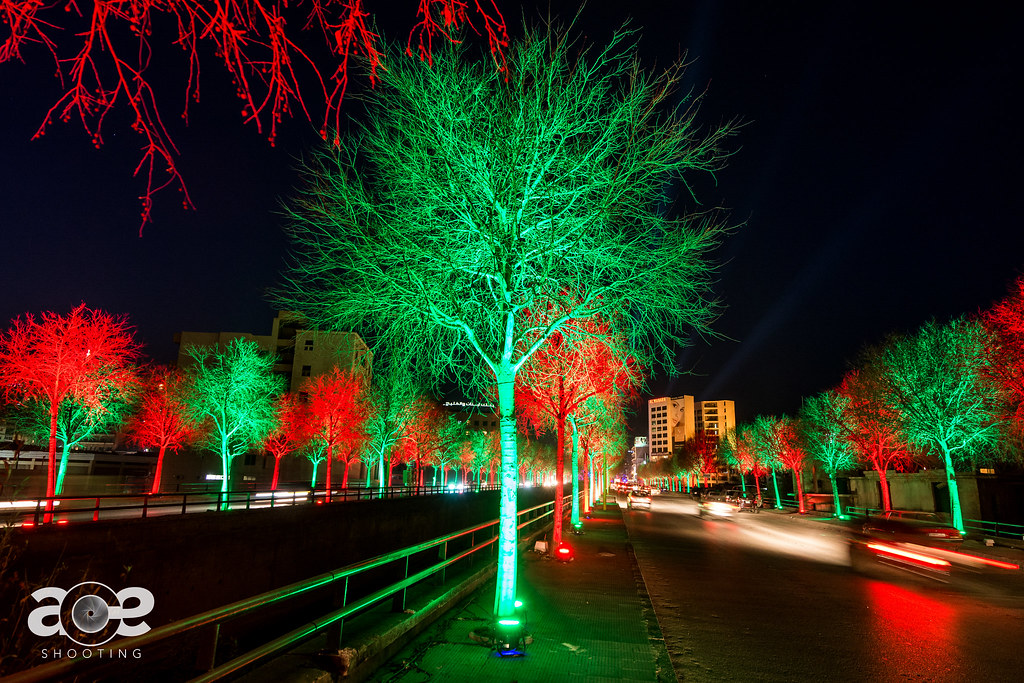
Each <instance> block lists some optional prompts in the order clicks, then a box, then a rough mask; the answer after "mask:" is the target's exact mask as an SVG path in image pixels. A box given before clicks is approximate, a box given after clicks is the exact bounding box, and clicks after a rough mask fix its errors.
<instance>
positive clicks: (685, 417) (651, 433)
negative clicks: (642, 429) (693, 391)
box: [647, 396, 696, 460]
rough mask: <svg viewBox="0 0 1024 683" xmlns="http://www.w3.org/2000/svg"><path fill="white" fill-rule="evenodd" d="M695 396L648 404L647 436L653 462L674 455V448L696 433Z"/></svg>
mask: <svg viewBox="0 0 1024 683" xmlns="http://www.w3.org/2000/svg"><path fill="white" fill-rule="evenodd" d="M694 420H695V414H694V408H693V396H674V397H672V398H669V397H667V396H662V397H661V398H652V399H651V400H650V401H648V402H647V434H648V441H647V444H648V447H649V449H650V451H649V452H650V456H651V460H655V459H657V458H667V457H669V456H671V455H672V446H673V445H674V444H677V443H682V442H683V441H686V440H687V439H690V438H693V435H694V434H695V433H696V426H695V421H694Z"/></svg>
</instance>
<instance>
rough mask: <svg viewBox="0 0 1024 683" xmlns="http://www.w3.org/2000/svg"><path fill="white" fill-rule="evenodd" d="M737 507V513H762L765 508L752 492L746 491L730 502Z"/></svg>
mask: <svg viewBox="0 0 1024 683" xmlns="http://www.w3.org/2000/svg"><path fill="white" fill-rule="evenodd" d="M730 502H731V503H733V504H734V505H735V506H736V511H737V512H743V511H744V510H747V511H748V512H760V511H761V508H762V507H763V503H762V501H761V500H759V499H758V497H757V495H756V494H754V493H751V492H750V491H744V492H743V493H741V494H740V495H739V496H738V497H736V498H735V499H734V500H732V501H730Z"/></svg>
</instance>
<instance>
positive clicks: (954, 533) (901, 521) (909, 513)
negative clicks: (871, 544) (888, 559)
mask: <svg viewBox="0 0 1024 683" xmlns="http://www.w3.org/2000/svg"><path fill="white" fill-rule="evenodd" d="M863 531H864V533H865V534H867V535H868V536H871V537H873V538H878V539H881V540H886V541H894V542H898V543H916V544H917V545H926V546H933V547H936V548H948V549H950V550H956V549H957V548H959V547H960V544H961V543H963V540H964V537H963V535H962V534H961V533H960V531H959V530H958V529H957V528H956V527H954V526H952V525H951V524H948V523H946V522H945V521H944V520H943V519H942V517H940V516H939V515H938V514H936V513H934V512H924V511H920V510H889V511H888V512H886V513H885V514H883V515H879V516H877V517H868V519H867V521H865V522H864V526H863Z"/></svg>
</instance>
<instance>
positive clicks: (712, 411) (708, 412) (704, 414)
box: [694, 401, 736, 439]
mask: <svg viewBox="0 0 1024 683" xmlns="http://www.w3.org/2000/svg"><path fill="white" fill-rule="evenodd" d="M694 411H695V414H696V418H695V420H696V428H697V431H698V432H699V431H701V430H702V429H703V430H704V431H705V432H706V433H707V434H709V435H714V436H715V437H717V438H719V439H720V438H722V437H723V436H725V435H726V433H728V431H729V430H730V429H735V428H736V404H735V402H733V401H698V402H697V403H695V404H694Z"/></svg>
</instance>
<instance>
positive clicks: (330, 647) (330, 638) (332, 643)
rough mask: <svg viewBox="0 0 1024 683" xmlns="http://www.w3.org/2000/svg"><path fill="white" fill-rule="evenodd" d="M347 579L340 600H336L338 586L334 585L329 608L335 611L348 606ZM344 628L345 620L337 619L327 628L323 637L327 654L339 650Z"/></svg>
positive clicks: (346, 578)
mask: <svg viewBox="0 0 1024 683" xmlns="http://www.w3.org/2000/svg"><path fill="white" fill-rule="evenodd" d="M348 579H349V577H347V576H346V577H345V587H344V589H343V591H342V594H341V599H340V600H339V599H338V586H337V583H335V586H334V591H333V593H332V599H331V606H332V607H334V608H335V609H338V608H340V607H344V606H345V605H347V604H348ZM344 626H345V620H344V619H338V620H337V621H336V622H334V623H333V624H331V625H330V626H328V627H327V632H326V634H325V635H326V636H327V643H326V647H327V651H328V652H337V651H339V650H341V633H342V630H343V629H344Z"/></svg>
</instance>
